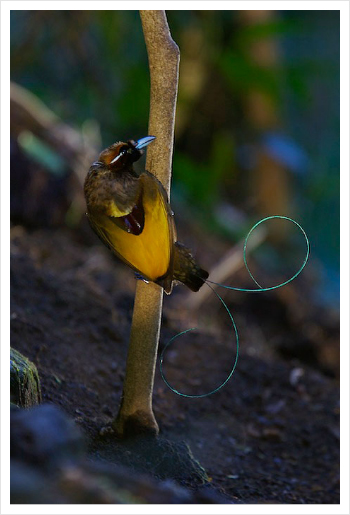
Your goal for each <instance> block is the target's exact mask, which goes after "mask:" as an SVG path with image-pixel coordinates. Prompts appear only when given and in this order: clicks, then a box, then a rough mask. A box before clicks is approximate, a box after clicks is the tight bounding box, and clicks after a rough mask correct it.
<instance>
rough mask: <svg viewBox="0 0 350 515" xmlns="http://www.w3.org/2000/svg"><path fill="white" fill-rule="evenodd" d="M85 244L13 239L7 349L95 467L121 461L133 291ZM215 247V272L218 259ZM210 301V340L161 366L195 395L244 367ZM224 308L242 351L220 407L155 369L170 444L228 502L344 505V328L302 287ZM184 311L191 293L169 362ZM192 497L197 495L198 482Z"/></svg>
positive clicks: (97, 247) (54, 237) (16, 229)
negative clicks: (26, 365)
mask: <svg viewBox="0 0 350 515" xmlns="http://www.w3.org/2000/svg"><path fill="white" fill-rule="evenodd" d="M84 231H85V232H84ZM84 231H82V234H81V235H80V236H79V237H78V236H77V233H75V232H70V231H69V230H67V229H57V230H53V229H40V230H39V229H36V230H31V231H28V230H27V229H25V228H23V227H22V226H20V225H14V226H13V227H12V234H11V239H12V242H11V252H12V262H11V263H12V264H11V330H12V337H11V346H12V347H14V348H15V349H17V350H18V351H20V352H22V353H23V354H24V355H25V356H27V357H28V358H29V359H30V360H32V361H33V362H34V363H35V364H36V366H37V368H38V372H39V375H40V379H41V386H42V394H43V401H44V402H49V403H53V404H55V405H58V406H60V407H61V408H62V409H63V410H64V411H65V412H66V413H67V414H68V415H69V416H70V417H72V418H73V419H74V420H75V422H76V423H77V424H78V425H79V426H80V427H81V428H82V430H83V432H84V433H85V434H86V437H87V440H88V442H89V449H90V453H91V458H92V459H94V460H98V459H110V460H112V461H113V458H111V457H110V456H113V452H112V448H113V445H115V442H114V443H113V436H111V435H109V436H108V437H106V438H103V437H102V436H101V429H102V428H104V427H106V426H108V425H109V424H110V423H111V421H112V420H113V417H115V415H116V414H117V412H118V406H119V402H120V397H121V393H122V382H123V378H124V371H125V358H126V353H127V344H128V335H129V330H130V322H131V316H132V307H133V291H134V287H135V278H134V276H133V273H132V272H131V271H130V270H129V269H128V268H127V267H125V266H124V265H122V264H120V263H119V262H118V261H117V260H116V259H115V258H114V257H113V256H112V255H111V254H110V253H109V252H108V250H107V249H105V248H103V246H102V245H101V244H100V243H99V242H98V240H97V239H94V238H95V237H94V235H93V234H91V235H90V233H89V228H86V229H84ZM201 245H204V243H203V242H199V244H198V249H199V250H200V248H201ZM210 248H211V249H212V250H211V252H212V254H213V255H212V256H210V255H209V257H208V261H210V259H212V260H213V259H215V251H216V252H221V248H220V245H218V246H215V245H211V246H210ZM213 249H216V250H213ZM237 281H239V274H238V275H237ZM299 282H300V284H302V282H303V281H302V280H300V281H299ZM300 288H301V286H300ZM212 297H214V296H212ZM212 297H211V300H210V301H208V302H207V303H205V304H203V306H202V307H201V309H200V313H201V319H202V324H203V323H204V326H202V329H199V331H198V332H193V333H190V335H188V339H184V340H182V341H181V340H180V339H179V340H176V342H174V343H173V345H172V346H171V347H170V348H169V349H168V350H167V354H166V356H165V372H166V374H167V378H168V379H169V381H171V383H172V384H173V385H174V387H175V388H177V389H178V390H179V391H182V392H185V393H197V394H200V393H203V392H206V391H209V390H212V389H213V388H215V387H216V386H218V385H219V384H220V383H221V382H222V381H223V380H224V379H225V377H226V376H227V374H228V373H229V371H230V369H231V367H232V363H233V361H234V358H235V341H234V335H233V332H232V327H230V321H229V320H228V318H227V315H226V314H225V313H224V310H223V309H222V308H220V306H219V303H218V301H217V299H215V298H212ZM258 297H259V298H258ZM225 299H226V301H227V302H230V304H229V307H230V309H231V310H232V312H233V314H234V317H235V321H236V323H237V326H238V330H239V334H240V339H241V348H240V357H239V360H238V365H237V368H236V371H235V373H234V375H233V377H232V378H231V379H230V381H229V382H228V383H227V384H226V385H225V387H224V388H222V389H221V390H220V391H219V392H218V393H216V394H215V395H211V396H208V397H204V398H201V399H188V398H184V397H180V396H178V395H176V394H174V393H173V392H172V391H171V390H169V389H168V388H167V386H166V385H165V384H164V382H163V380H162V378H161V376H160V373H159V368H157V371H156V379H155V388H154V412H155V416H156V419H157V421H158V423H159V426H160V431H161V436H162V437H164V438H166V439H167V440H169V441H173V442H186V443H187V444H188V445H189V447H190V449H191V451H192V454H193V456H194V457H195V458H196V459H197V460H198V461H199V462H200V464H201V465H202V467H204V469H205V470H206V473H207V475H208V482H209V483H210V486H211V489H212V491H215V492H218V493H219V494H220V495H222V496H223V497H222V498H223V499H224V498H225V499H226V501H222V502H233V503H308V504H310V503H316V504H318V503H339V382H338V359H337V356H338V354H337V353H338V322H337V320H336V315H334V316H333V318H332V316H331V315H327V316H325V315H324V314H323V313H321V312H319V311H318V310H317V309H316V308H315V309H311V307H310V302H309V300H308V298H307V295H306V294H305V291H303V290H302V288H301V289H300V290H298V289H296V288H294V287H290V288H289V289H288V288H287V289H286V291H285V292H284V293H280V294H279V295H277V294H276V293H274V294H273V293H271V294H266V295H265V296H264V298H262V297H261V296H260V295H255V296H254V295H253V296H252V295H251V296H249V295H243V294H234V293H233V292H232V296H231V292H230V293H226V294H225ZM186 302H187V292H186V291H185V288H184V287H181V286H179V287H177V288H176V291H175V293H174V294H173V295H172V296H171V297H170V298H166V299H165V307H164V314H163V325H162V333H161V342H160V350H161V349H163V348H164V345H165V344H166V342H167V341H168V340H169V339H170V338H171V337H172V336H173V335H174V334H176V333H177V332H179V331H181V330H183V329H186V328H188V327H192V326H193V323H195V322H196V321H197V320H196V318H198V316H197V315H195V314H192V313H191V312H190V311H189V310H188V309H187V308H186ZM203 320H204V322H203ZM102 433H103V431H102ZM108 446H110V448H111V449H110V450H111V453H110V454H109V458H108V457H107V458H106V456H107V455H108ZM102 449H103V450H104V451H103V452H102ZM103 456H105V458H103ZM153 472H154V471H152V470H149V471H148V474H149V475H150V476H152V474H153ZM186 486H187V487H188V488H190V489H191V488H192V489H193V490H196V488H198V484H197V483H196V481H195V480H193V483H192V484H191V476H189V479H188V480H187V482H186ZM204 502H208V501H204ZM213 502H221V501H213Z"/></svg>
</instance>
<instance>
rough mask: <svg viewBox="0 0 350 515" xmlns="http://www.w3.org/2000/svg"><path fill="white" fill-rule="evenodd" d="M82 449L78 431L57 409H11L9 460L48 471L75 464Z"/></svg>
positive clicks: (50, 406) (42, 406)
mask: <svg viewBox="0 0 350 515" xmlns="http://www.w3.org/2000/svg"><path fill="white" fill-rule="evenodd" d="M83 450H84V440H83V437H82V434H81V432H80V430H79V428H78V427H77V426H76V425H75V423H74V421H73V420H71V419H70V418H69V417H68V416H67V415H66V414H65V413H63V411H61V410H60V409H59V408H57V407H56V406H54V405H51V404H41V405H39V406H36V407H34V408H30V409H28V410H11V458H16V459H20V460H21V461H25V462H27V463H33V464H36V465H37V466H41V467H43V468H44V469H45V470H47V471H49V470H50V469H56V468H57V467H60V466H62V465H63V464H65V463H68V462H72V461H76V460H77V459H78V458H79V457H80V456H81V455H82V452H83Z"/></svg>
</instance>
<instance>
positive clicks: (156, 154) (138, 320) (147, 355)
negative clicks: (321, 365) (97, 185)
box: [114, 11, 180, 436]
mask: <svg viewBox="0 0 350 515" xmlns="http://www.w3.org/2000/svg"><path fill="white" fill-rule="evenodd" d="M140 16H141V22H142V28H143V33H144V38H145V42H146V47H147V53H148V60H149V69H150V77H151V98H150V115H149V125H148V134H149V135H151V136H156V138H157V139H156V140H155V142H154V143H153V144H152V145H151V146H150V147H149V149H148V150H147V160H146V169H147V170H148V171H149V172H151V173H152V174H153V175H155V176H156V177H157V178H158V179H159V180H160V181H161V182H162V184H163V186H164V187H165V188H166V190H167V192H168V196H169V197H170V181H171V163H172V153H173V140H174V125H175V107H176V98H177V88H178V69H179V59H180V53H179V49H178V47H177V45H176V44H175V43H174V41H173V40H172V38H171V34H170V31H169V27H168V23H167V19H166V14H165V11H140ZM162 304H163V290H162V288H161V287H160V286H158V285H156V284H154V283H150V284H146V283H144V282H142V281H138V282H137V286H136V294H135V304H134V312H133V318H132V325H131V334H130V342H129V351H128V358H127V364H126V376H125V381H124V388H123V399H122V403H121V407H120V410H119V413H118V416H117V418H116V420H115V423H114V428H115V430H116V432H117V433H118V435H119V436H126V435H129V434H130V433H135V432H136V433H137V432H150V433H154V434H157V433H158V432H159V428H158V424H157V422H156V420H155V417H154V414H153V409H152V393H153V382H154V372H155V365H156V360H157V349H158V341H159V331H160V323H161V313H162Z"/></svg>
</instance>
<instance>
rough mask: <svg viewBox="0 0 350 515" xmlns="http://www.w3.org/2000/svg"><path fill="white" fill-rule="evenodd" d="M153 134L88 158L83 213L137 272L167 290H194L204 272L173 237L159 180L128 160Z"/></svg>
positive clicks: (134, 157)
mask: <svg viewBox="0 0 350 515" xmlns="http://www.w3.org/2000/svg"><path fill="white" fill-rule="evenodd" d="M154 140H155V136H146V137H143V138H141V139H139V140H137V141H134V140H132V139H130V140H128V141H127V142H122V141H118V142H116V143H113V144H112V145H111V146H109V147H107V148H106V149H105V150H103V151H102V152H101V153H100V155H99V157H98V160H97V161H95V162H93V163H92V165H91V167H90V169H89V172H88V174H87V176H86V179H85V183H84V194H85V199H86V205H87V217H88V220H89V223H90V225H91V227H92V229H93V230H94V231H95V233H96V234H97V236H98V237H99V238H100V239H101V241H102V242H103V243H104V244H105V245H106V246H107V247H108V248H109V249H110V250H111V251H112V252H113V253H114V254H115V255H116V256H118V257H119V258H120V259H121V260H122V261H124V263H126V264H127V265H128V266H129V267H131V268H132V269H133V270H134V271H135V273H136V275H137V276H139V277H140V278H142V279H144V280H146V281H152V282H154V283H156V284H158V285H159V286H161V287H162V288H163V289H164V291H165V293H167V294H170V293H171V292H172V289H173V286H174V284H177V283H179V282H180V283H183V284H184V285H186V286H187V287H188V288H189V289H190V290H192V291H194V292H196V291H198V290H199V288H200V287H201V286H202V285H203V283H204V282H205V280H206V279H207V278H208V276H209V274H208V272H207V271H206V270H203V269H202V268H201V267H200V266H199V265H198V264H197V263H196V261H195V259H194V257H193V255H192V254H191V251H190V250H189V249H188V248H187V247H186V246H185V245H183V244H182V243H180V242H178V241H177V234H176V227H175V221H174V213H173V211H172V209H171V206H170V203H169V199H168V195H167V192H166V190H165V188H164V187H163V185H162V183H161V182H160V181H159V180H158V179H157V178H156V177H155V176H154V175H153V174H152V173H150V172H148V171H147V170H144V171H143V172H142V173H137V172H136V171H135V169H134V167H133V164H134V163H135V162H136V161H138V160H139V159H140V157H141V156H142V154H143V152H144V151H143V149H144V148H145V147H147V145H149V144H150V143H151V142H152V141H154Z"/></svg>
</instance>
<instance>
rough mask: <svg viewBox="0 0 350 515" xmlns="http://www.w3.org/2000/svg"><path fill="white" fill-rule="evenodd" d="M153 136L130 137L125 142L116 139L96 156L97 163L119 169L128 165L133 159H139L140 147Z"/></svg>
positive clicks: (152, 138)
mask: <svg viewBox="0 0 350 515" xmlns="http://www.w3.org/2000/svg"><path fill="white" fill-rule="evenodd" d="M153 140H155V136H146V137H144V138H141V139H139V140H137V141H134V140H132V139H130V140H129V141H127V142H126V143H124V142H123V141H118V142H117V143H113V145H111V146H110V147H108V148H106V149H105V150H103V151H102V152H101V154H100V156H99V158H98V163H102V164H103V165H107V166H109V167H111V168H113V169H114V170H121V169H122V168H124V167H129V166H130V165H132V164H133V163H134V162H135V161H137V160H138V159H140V157H141V156H142V154H143V151H142V149H143V148H145V147H146V146H147V145H149V144H150V143H151V142H152V141H153Z"/></svg>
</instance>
